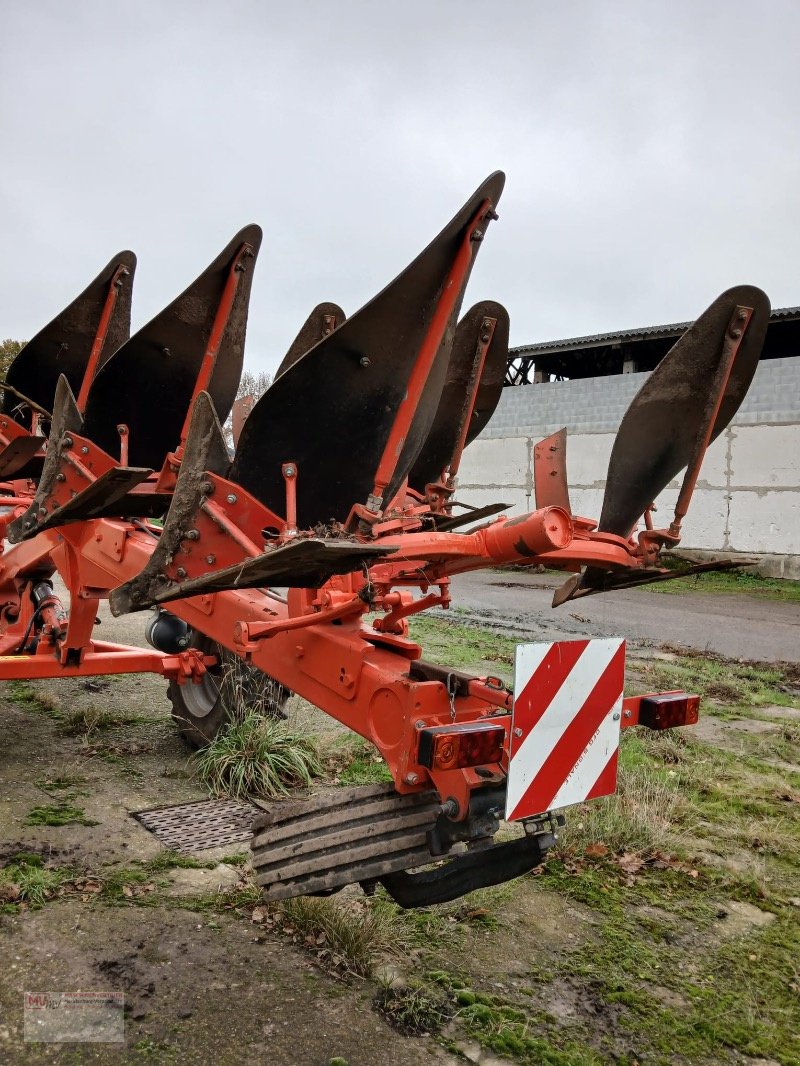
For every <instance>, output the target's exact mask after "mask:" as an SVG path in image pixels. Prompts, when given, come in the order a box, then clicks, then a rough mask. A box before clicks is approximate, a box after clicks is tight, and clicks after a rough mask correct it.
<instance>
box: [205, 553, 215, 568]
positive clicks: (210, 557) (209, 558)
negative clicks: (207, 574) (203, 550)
mask: <svg viewBox="0 0 800 1066" xmlns="http://www.w3.org/2000/svg"><path fill="white" fill-rule="evenodd" d="M216 561H217V557H216V555H207V556H206V562H207V563H208V565H209V566H213V565H214V563H215V562H216Z"/></svg>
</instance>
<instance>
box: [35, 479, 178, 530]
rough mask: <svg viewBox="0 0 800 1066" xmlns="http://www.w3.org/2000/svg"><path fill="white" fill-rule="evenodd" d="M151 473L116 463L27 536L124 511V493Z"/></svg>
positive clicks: (39, 523) (38, 523)
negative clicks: (116, 464)
mask: <svg viewBox="0 0 800 1066" xmlns="http://www.w3.org/2000/svg"><path fill="white" fill-rule="evenodd" d="M152 473H153V471H152V470H148V469H147V467H144V468H140V467H129V466H116V467H114V468H113V470H107V471H106V472H105V473H104V474H101V475H100V477H98V478H97V479H96V480H95V481H92V482H91V483H90V484H89V485H87V486H86V488H85V489H84V490H83V492H79V493H78V495H77V496H75V497H73V499H71V500H70V501H69V503H66V504H64V505H63V507H57V508H56V509H55V510H53V511H51V512H50V514H49V515H48V516H47V517H46V518H44V519H43V520H41V521H39V522H37V524H36V528H35V529H33V530H30V531H28V533H27V534H26V536H29V537H30V536H34V535H36V534H37V533H41V532H42V530H44V529H55V528H57V527H58V526H64V525H67V524H68V523H70V522H88V521H90V520H91V519H92V518H102V517H103V516H104V515H105V514H108V513H111V514H113V515H119V514H122V513H125V512H124V511H123V507H124V504H122V502H121V501H122V500H123V497H125V495H126V494H127V493H128V492H130V490H131V489H132V488H134V487H135V486H136V485H139V484H141V482H142V481H145V480H146V479H147V478H148V477H149V476H150V474H152ZM162 507H163V505H162Z"/></svg>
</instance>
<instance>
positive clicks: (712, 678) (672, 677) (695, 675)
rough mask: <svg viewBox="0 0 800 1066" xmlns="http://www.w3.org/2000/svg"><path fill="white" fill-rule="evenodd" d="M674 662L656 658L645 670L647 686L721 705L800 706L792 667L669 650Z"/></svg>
mask: <svg viewBox="0 0 800 1066" xmlns="http://www.w3.org/2000/svg"><path fill="white" fill-rule="evenodd" d="M669 650H670V651H671V652H672V653H673V654H674V655H675V660H674V661H673V662H669V661H666V660H662V659H653V660H651V661H650V662H649V663H648V664H646V665H644V667H643V669H642V671H641V672H642V680H643V682H644V686H646V687H647V688H649V689H650V690H651V691H653V690H658V689H662V690H669V689H685V690H686V691H687V692H694V693H697V694H698V695H700V696H705V697H710V698H712V699H716V700H719V701H720V702H722V703H727V704H735V705H741V704H743V705H746V706H748V707H759V706H763V705H765V704H775V705H778V706H786V707H797V706H800V699H799V698H798V694H797V684H796V682H797V679H796V677H795V676H794V670H792V669H791V667H788V668H787V667H786V666H782V665H780V664H773V663H743V662H737V661H735V660H732V659H726V658H724V657H723V656H721V655H714V654H712V653H711V652H702V653H700V652H689V651H685V650H683V649H676V648H670V649H669Z"/></svg>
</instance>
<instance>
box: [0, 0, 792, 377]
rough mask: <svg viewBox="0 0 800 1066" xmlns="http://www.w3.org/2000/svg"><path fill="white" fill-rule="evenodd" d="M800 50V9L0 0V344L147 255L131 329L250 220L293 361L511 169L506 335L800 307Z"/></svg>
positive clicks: (499, 230)
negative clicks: (726, 305)
mask: <svg viewBox="0 0 800 1066" xmlns="http://www.w3.org/2000/svg"><path fill="white" fill-rule="evenodd" d="M798 56H800V4H798V3H797V0H791V2H772V0H763V2H762V3H761V4H754V3H752V0H750V2H747V3H742V2H738V0H719V2H713V0H693V2H687V0H669V2H664V3H662V2H655V0H653V2H647V0H641V2H634V0H629V2H605V3H599V2H598V3H589V2H580V0H566V2H561V3H554V2H552V0H550V2H548V3H544V2H542V0H528V2H522V0H495V2H494V3H487V2H475V0H438V2H437V0H428V2H419V0H402V2H388V0H386V2H380V0H372V2H367V0H337V2H333V0H330V2H327V3H325V2H321V0H320V2H315V0H288V2H276V0H261V2H256V0H216V2H213V3H209V2H203V0H195V2H183V0H160V2H158V3H156V2H149V0H139V2H134V3H123V4H120V3H108V2H107V0H104V2H103V3H99V2H94V0H70V2H69V3H65V2H63V0H58V2H54V0H29V2H26V3H20V2H19V0H0V153H1V156H0V232H1V233H2V260H1V261H0V337H16V338H28V337H30V336H31V335H32V334H33V333H34V332H35V331H36V330H37V329H39V328H40V327H41V326H43V325H44V324H45V322H46V321H48V320H49V319H50V318H51V317H52V316H53V315H54V314H55V313H57V312H58V311H59V310H60V309H61V308H62V307H63V306H64V305H65V304H66V303H67V302H68V301H69V300H70V299H72V298H73V297H74V296H75V295H76V294H77V293H78V292H79V291H80V289H81V288H83V286H84V285H85V284H86V283H87V282H88V281H89V280H90V278H91V277H92V276H93V275H94V274H95V273H96V272H97V270H98V269H99V268H100V267H101V266H102V265H103V264H104V263H105V262H106V261H107V260H108V259H109V258H110V256H111V255H112V254H113V253H114V252H115V251H117V250H118V249H120V248H126V247H129V248H132V249H133V250H134V251H135V252H136V253H137V255H138V257H139V266H138V270H137V278H136V285H135V289H134V308H133V317H134V322H133V324H134V328H136V327H138V326H139V325H142V324H144V322H146V321H147V320H148V319H149V318H151V317H152V316H153V315H154V314H155V313H156V312H157V311H158V310H159V309H160V308H161V307H162V306H164V305H165V304H166V303H168V302H169V301H170V300H171V299H172V298H173V297H174V296H175V295H177V293H178V292H179V291H180V290H182V289H183V288H184V287H185V286H186V285H187V284H188V283H189V281H191V280H192V278H194V277H195V275H196V274H198V273H199V272H200V271H201V270H202V269H203V267H204V266H205V265H206V263H207V262H209V261H210V260H211V259H212V258H213V257H214V256H215V255H216V254H217V252H218V251H219V250H220V249H221V248H222V247H223V246H224V245H225V244H226V243H227V241H228V240H229V239H230V238H231V237H232V236H233V234H234V233H235V232H236V231H237V230H238V229H239V228H240V227H241V226H243V225H244V224H246V223H248V222H251V221H254V222H258V223H260V224H261V226H262V227H263V229H264V243H263V245H262V249H261V254H260V258H259V263H258V266H257V268H256V276H255V281H254V287H253V298H252V301H251V305H250V324H249V329H248V344H247V364H248V365H249V366H250V367H251V369H274V367H275V366H276V364H277V362H278V361H279V360H280V358H281V357H282V355H283V352H284V350H285V348H286V347H287V345H288V343H289V342H290V341H291V339H292V338H293V336H294V334H295V332H296V330H297V328H298V327H299V325H300V323H301V322H302V321H303V319H304V318H305V317H306V315H307V313H308V312H309V310H310V309H311V307H312V306H313V305H314V304H315V303H317V302H319V301H320V300H335V301H336V302H338V303H340V304H341V305H342V306H343V307H344V309H345V310H346V311H347V313H348V314H351V313H352V312H353V311H355V310H356V309H357V308H358V307H360V306H361V305H362V304H363V303H365V302H366V301H367V300H368V299H369V298H370V297H371V296H372V295H373V294H374V292H376V291H377V290H378V289H379V288H381V287H382V286H383V285H384V284H385V283H386V282H387V281H388V280H389V279H390V278H391V277H393V276H394V275H395V274H396V273H398V272H399V270H401V269H402V268H403V267H404V266H405V264H406V263H407V262H408V261H409V260H410V259H411V258H412V257H413V256H414V255H415V254H416V253H417V252H418V251H419V250H420V249H421V248H422V247H423V246H424V245H425V244H426V243H427V242H428V240H429V239H430V238H431V237H432V236H433V235H434V234H435V233H436V232H437V231H438V229H439V228H440V227H441V226H442V225H443V224H444V223H445V222H447V221H448V219H449V218H450V217H451V216H452V214H454V212H455V211H456V209H457V208H458V207H460V205H461V204H462V203H463V201H464V200H466V199H467V197H468V196H469V195H470V194H471V192H472V191H473V189H474V188H475V186H476V185H477V184H478V183H479V182H480V181H481V180H482V179H483V178H484V177H485V176H486V174H488V173H489V172H490V171H492V170H495V169H502V170H504V171H505V172H506V174H507V183H506V190H505V194H504V196H503V199H502V202H501V204H500V216H501V218H500V222H499V223H497V224H495V225H493V226H492V228H491V230H490V232H489V235H488V238H487V240H486V242H485V243H484V245H483V247H482V250H481V255H480V257H479V259H478V265H477V267H476V269H475V271H474V273H473V278H472V282H471V284H470V289H469V291H468V294H467V303H470V302H474V301H475V300H479V299H497V300H500V301H501V302H503V303H504V304H505V305H506V306H507V307H508V309H509V312H510V314H511V328H512V343H515V344H523V343H528V342H532V341H536V340H548V339H555V338H560V337H566V336H575V335H580V334H585V333H594V332H596V331H600V330H613V329H624V328H627V327H632V326H639V325H649V324H655V323H662V322H669V321H676V320H683V319H689V318H693V317H695V316H696V315H697V314H699V312H700V311H701V310H702V309H703V308H704V307H705V306H706V305H707V304H708V303H710V302H711V300H712V299H713V298H714V296H715V295H717V293H719V292H720V291H721V290H722V289H724V288H727V287H728V286H729V285H732V284H737V283H739V282H750V283H753V284H757V285H760V286H761V287H762V288H764V289H766V291H767V293H768V294H769V296H770V298H771V300H772V304H773V306H776V307H777V306H785V305H787V304H798V303H800V270H799V269H798V267H800V242H799V241H798V233H799V232H800V225H799V224H800V147H799V146H798V132H799V130H800V123H799V122H798V120H799V119H800V112H799V108H798V102H799V99H800V92H799V90H800V61H799V60H798Z"/></svg>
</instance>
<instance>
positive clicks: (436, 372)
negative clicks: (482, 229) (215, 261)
mask: <svg viewBox="0 0 800 1066" xmlns="http://www.w3.org/2000/svg"><path fill="white" fill-rule="evenodd" d="M503 183H504V177H503V175H502V174H499V173H497V174H493V175H492V176H491V177H490V178H488V179H487V181H485V182H484V183H483V185H481V186H480V188H479V189H478V190H477V191H476V193H475V194H474V196H473V197H471V198H470V200H469V201H468V202H467V204H465V206H464V207H463V208H462V209H461V211H459V213H458V214H457V215H456V216H455V218H454V219H453V220H452V221H451V222H450V223H449V224H448V225H447V226H446V227H445V228H444V229H443V230H442V232H441V233H440V234H439V235H438V236H437V237H436V238H435V239H434V240H433V242H432V243H431V244H429V245H428V247H427V248H426V249H425V250H424V251H423V252H422V253H421V254H420V255H419V256H417V258H416V259H415V260H414V261H413V262H412V263H411V264H410V266H408V267H407V268H406V269H405V270H404V271H403V273H402V274H400V275H399V276H398V277H397V278H395V280H394V281H393V282H391V283H390V284H389V285H388V286H387V287H386V288H385V289H384V290H383V291H382V292H380V293H379V294H378V295H377V296H376V297H374V299H372V300H371V301H370V302H369V303H368V304H366V305H365V306H364V307H362V308H361V310H360V311H358V312H356V314H354V315H353V316H352V317H351V318H349V319H347V321H346V322H345V323H344V324H343V325H342V326H340V327H339V328H338V329H336V330H334V332H333V333H332V334H330V336H328V337H326V338H325V339H324V340H322V341H320V343H319V344H317V345H316V346H315V347H314V348H312V349H311V350H310V351H309V352H306V354H305V355H303V356H301V358H300V359H298V361H297V362H296V363H295V364H294V365H293V366H291V367H290V368H289V369H288V370H287V371H286V372H285V373H283V374H281V376H280V377H279V378H278V379H277V380H276V381H275V382H274V384H273V385H272V387H271V388H269V389H268V390H267V391H266V393H265V394H264V396H262V398H261V399H260V400H259V402H258V403H257V404H256V406H255V408H254V409H253V411H252V413H251V414H250V417H249V418H248V419H247V422H246V423H245V425H244V428H243V430H242V435H241V438H240V440H239V447H238V448H237V452H236V457H235V459H234V464H233V468H232V472H231V477H232V479H233V480H235V481H238V482H239V484H241V485H242V486H243V488H245V489H247V491H248V492H251V493H252V494H253V495H254V496H255V497H256V498H257V499H259V500H261V501H262V503H264V504H265V505H266V506H267V507H269V508H271V509H272V510H274V511H276V512H277V513H281V512H282V510H283V506H284V500H285V488H284V483H283V478H282V476H281V463H283V462H286V461H289V460H291V461H292V462H295V463H297V465H298V469H299V473H298V479H297V518H298V523H299V525H300V526H302V527H309V526H313V525H314V524H315V523H317V522H320V521H321V522H328V521H329V520H330V519H331V518H335V519H337V520H339V521H343V520H345V519H346V518H347V516H348V513H349V511H350V508H351V506H352V505H353V504H355V503H363V502H365V501H366V499H367V496H368V495H369V494H370V492H371V491H372V488H373V484H374V478H375V473H376V469H377V466H378V463H379V460H380V458H381V455H382V454H383V449H384V447H385V444H386V442H387V440H388V438H389V434H390V432H391V429H392V426H393V423H394V419H395V414H396V412H397V409H398V407H399V406H400V403H401V402H402V400H403V398H404V396H405V393H406V388H407V384H408V381H409V378H410V376H411V373H412V371H413V368H414V365H415V362H416V359H417V354H418V352H419V349H420V346H421V344H422V342H423V340H424V338H425V336H426V333H427V331H428V329H429V327H430V323H431V320H432V318H433V315H434V312H435V309H436V306H437V302H438V299H439V297H440V295H441V291H442V286H443V284H444V282H445V279H446V278H447V276H448V273H449V271H450V269H451V265H452V263H453V259H454V257H455V255H456V253H457V250H458V248H459V247H460V245H461V243H462V242H463V240H464V236H465V233H466V227H467V226H468V225H469V224H470V222H471V221H472V219H473V218H474V216H475V214H476V212H477V211H478V209H479V208H480V206H481V204H482V203H483V202H484V201H485V200H487V199H488V200H490V201H491V202H492V203H493V204H496V203H497V201H498V200H499V198H500V194H501V192H502V189H503ZM478 247H479V242H477V241H476V242H475V248H474V250H477V248H478ZM473 255H474V251H473ZM454 329H455V322H454V321H453V322H452V323H451V325H450V326H449V327H448V329H447V330H446V335H445V338H444V340H443V342H442V344H441V346H440V351H439V354H438V355H437V357H436V360H435V363H434V366H433V369H432V371H431V374H430V376H429V379H428V382H427V384H426V388H425V390H424V395H423V396H422V398H421V402H420V403H419V406H418V408H417V411H416V414H415V417H414V420H413V423H412V425H411V427H410V430H409V432H408V434H407V435H406V440H405V444H404V447H403V449H402V452H401V455H400V458H399V461H398V463H397V465H396V467H395V471H394V475H393V479H392V482H391V484H390V485H389V487H388V489H387V492H386V493H385V497H386V498H387V499H388V498H389V497H390V496H391V495H392V494H393V493H394V492H396V491H397V489H398V487H399V484H400V483H401V481H402V480H403V478H404V477H405V476H406V474H407V473H408V471H409V470H410V469H411V467H412V465H413V463H414V462H415V460H416V457H417V455H418V453H419V450H420V448H421V447H422V444H423V443H424V441H425V439H426V438H427V436H428V432H429V430H430V427H431V424H432V422H433V418H434V416H435V414H436V409H437V407H438V404H439V397H440V395H441V390H442V387H443V385H444V379H445V375H446V372H447V361H448V358H449V350H450V345H451V343H452V337H453V333H454Z"/></svg>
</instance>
